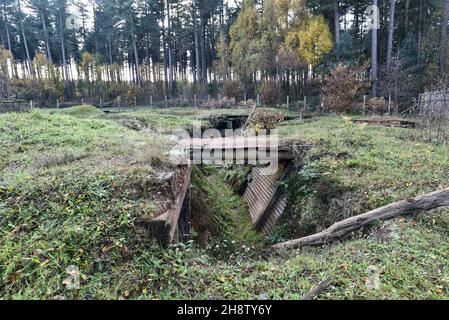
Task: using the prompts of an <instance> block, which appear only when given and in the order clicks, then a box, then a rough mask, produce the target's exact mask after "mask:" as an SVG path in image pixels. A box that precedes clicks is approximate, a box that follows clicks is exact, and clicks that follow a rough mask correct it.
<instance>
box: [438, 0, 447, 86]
mask: <svg viewBox="0 0 449 320" xmlns="http://www.w3.org/2000/svg"><path fill="white" fill-rule="evenodd" d="M448 20H449V0H443V18H442V19H441V43H440V75H441V77H445V76H446V62H447V46H448V43H447V24H448Z"/></svg>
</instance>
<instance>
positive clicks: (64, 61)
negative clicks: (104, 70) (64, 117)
mask: <svg viewBox="0 0 449 320" xmlns="http://www.w3.org/2000/svg"><path fill="white" fill-rule="evenodd" d="M59 42H60V44H61V53H62V64H63V68H64V80H65V89H66V95H67V97H68V96H69V95H70V87H69V69H68V67H67V57H66V52H65V39H64V28H63V18H62V9H60V11H59Z"/></svg>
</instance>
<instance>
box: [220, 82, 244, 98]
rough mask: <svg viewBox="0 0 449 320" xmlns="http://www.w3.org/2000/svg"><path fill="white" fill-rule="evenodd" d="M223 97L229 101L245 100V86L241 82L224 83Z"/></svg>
mask: <svg viewBox="0 0 449 320" xmlns="http://www.w3.org/2000/svg"><path fill="white" fill-rule="evenodd" d="M223 95H224V96H225V97H226V98H228V99H235V100H237V101H239V100H243V98H244V95H245V89H244V86H243V84H242V83H241V82H240V81H225V82H224V83H223Z"/></svg>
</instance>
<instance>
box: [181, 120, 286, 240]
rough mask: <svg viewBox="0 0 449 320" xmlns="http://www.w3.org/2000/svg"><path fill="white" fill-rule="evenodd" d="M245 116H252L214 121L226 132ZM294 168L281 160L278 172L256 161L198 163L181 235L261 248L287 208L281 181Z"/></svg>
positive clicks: (192, 178) (182, 213) (238, 126)
mask: <svg viewBox="0 0 449 320" xmlns="http://www.w3.org/2000/svg"><path fill="white" fill-rule="evenodd" d="M246 121H247V116H222V117H216V118H213V119H210V124H211V127H213V128H215V129H218V130H220V131H221V132H222V134H224V130H226V129H232V130H236V129H241V128H242V127H243V126H244V125H245V123H246ZM290 167H291V166H290V165H289V162H288V161H287V162H286V161H284V162H281V163H280V170H279V173H278V174H276V175H273V176H268V177H264V176H262V175H261V174H260V170H259V168H258V167H257V166H251V165H230V166H215V165H200V166H195V167H193V168H192V173H191V182H190V188H189V190H188V192H187V193H188V194H187V195H186V198H185V200H184V203H183V208H182V211H181V213H180V216H179V220H178V232H179V240H180V241H187V240H190V239H193V240H195V241H196V243H198V244H199V245H200V246H202V247H207V246H208V245H210V243H214V241H216V240H217V239H221V240H226V241H229V242H232V243H235V244H238V245H243V246H247V247H252V248H261V247H262V246H263V245H264V239H265V237H266V236H269V235H270V234H271V233H272V232H273V231H274V228H275V225H276V222H277V219H278V218H279V217H280V216H281V215H282V213H283V211H284V210H285V208H286V205H287V200H286V198H285V196H284V195H283V194H282V192H281V191H280V190H279V188H278V182H279V181H281V180H282V179H283V178H285V176H286V175H287V174H288V172H289V170H290Z"/></svg>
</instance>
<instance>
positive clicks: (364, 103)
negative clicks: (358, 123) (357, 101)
mask: <svg viewBox="0 0 449 320" xmlns="http://www.w3.org/2000/svg"><path fill="white" fill-rule="evenodd" d="M362 110H363V115H365V110H366V95H363V107H362Z"/></svg>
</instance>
